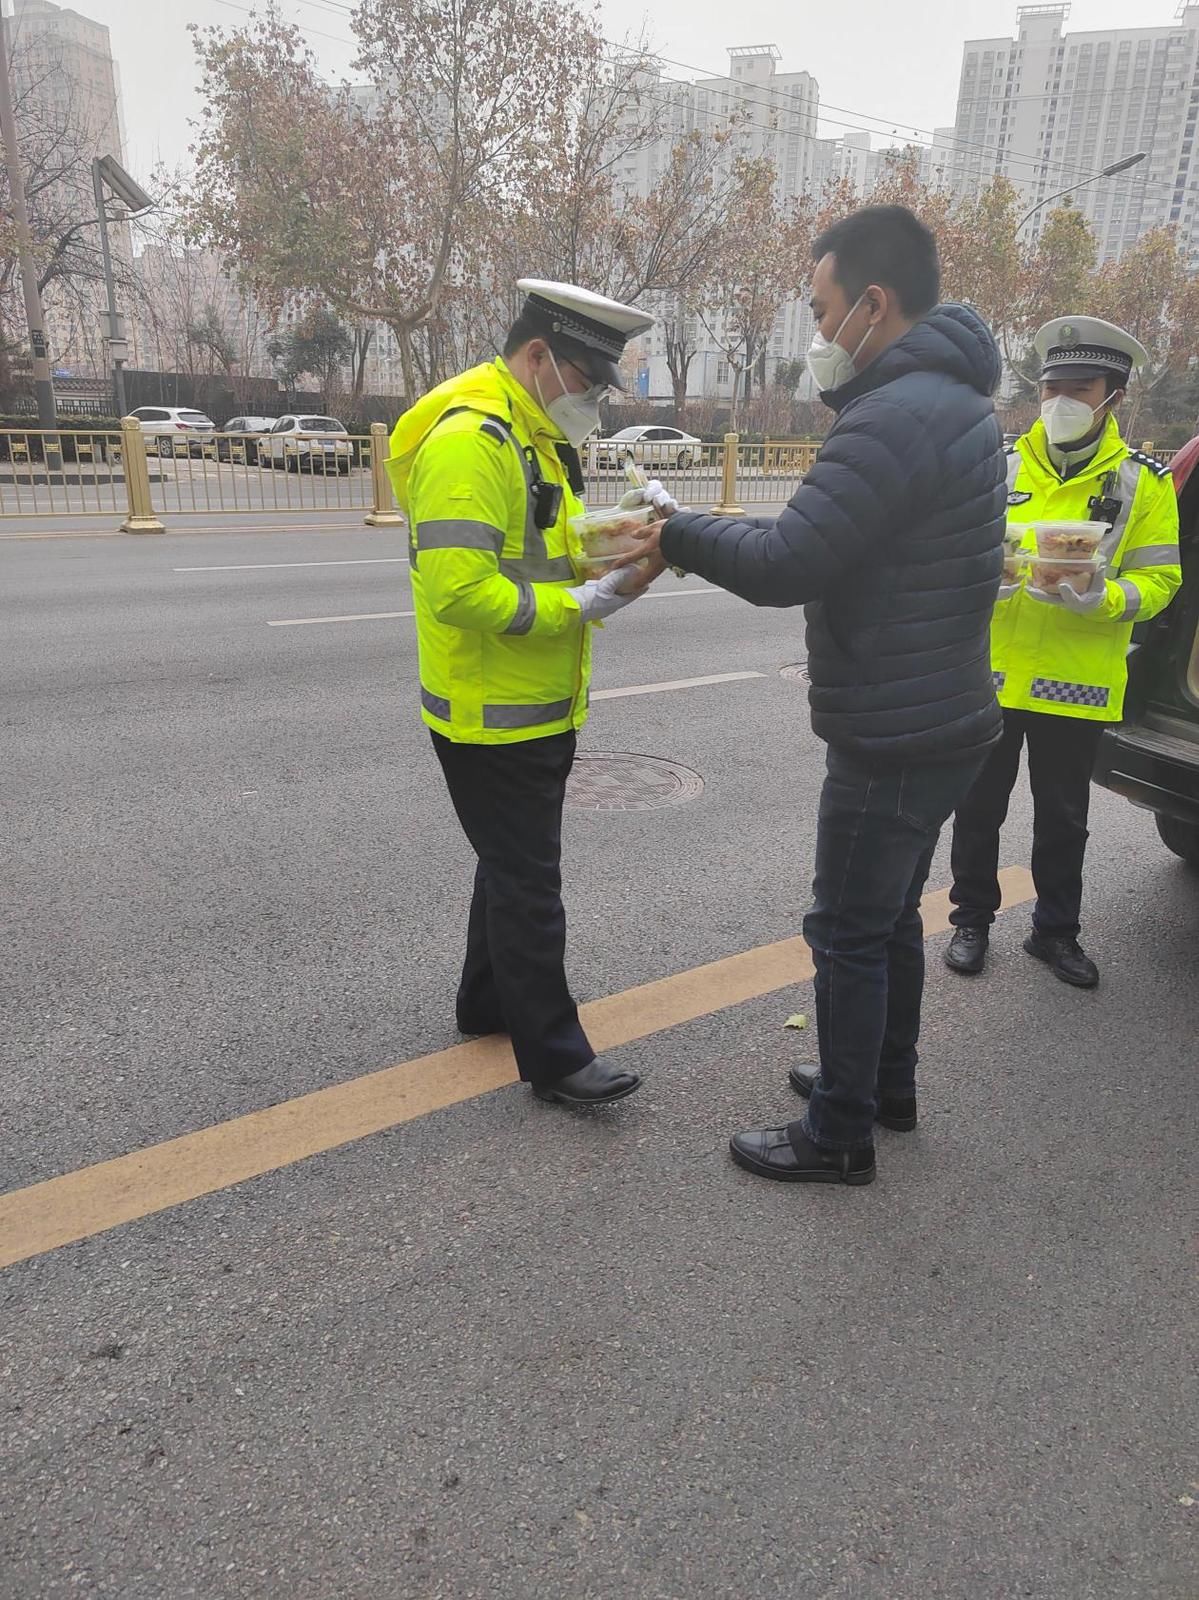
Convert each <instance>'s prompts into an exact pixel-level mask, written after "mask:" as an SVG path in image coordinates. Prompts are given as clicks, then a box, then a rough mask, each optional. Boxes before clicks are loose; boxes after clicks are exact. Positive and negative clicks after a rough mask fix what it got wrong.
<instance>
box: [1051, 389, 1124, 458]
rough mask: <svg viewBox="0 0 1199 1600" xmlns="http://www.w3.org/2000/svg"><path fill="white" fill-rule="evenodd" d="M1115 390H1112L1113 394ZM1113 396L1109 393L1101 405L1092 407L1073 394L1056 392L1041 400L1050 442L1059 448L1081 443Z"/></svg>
mask: <svg viewBox="0 0 1199 1600" xmlns="http://www.w3.org/2000/svg"><path fill="white" fill-rule="evenodd" d="M1114 393H1115V390H1113V391H1112V394H1114ZM1111 398H1112V395H1111V394H1109V395H1108V397H1107V400H1105V401H1104V402H1103V405H1101V406H1095V407H1094V408H1092V407H1091V406H1089V405H1088V404H1087V403H1086V401H1085V400H1075V399H1074V397H1073V396H1072V395H1068V394H1055V395H1053V396H1052V397H1051V398H1050V399H1048V400H1044V401H1042V402H1041V421H1042V422H1043V423H1044V424H1045V435H1046V437H1047V438H1048V440H1049V443H1050V444H1053V445H1056V446H1057V447H1058V449H1059V450H1062V449H1064V448H1065V447H1066V446H1067V445H1071V444H1079V443H1081V441H1082V440H1083V439H1085V438H1086V436H1087V434H1088V433H1090V431H1091V429H1092V428H1093V427H1094V426H1095V418H1096V417H1097V416H1098V415H1099V413H1100V412H1101V411H1102V410H1103V406H1105V405H1107V402H1108V400H1110V399H1111Z"/></svg>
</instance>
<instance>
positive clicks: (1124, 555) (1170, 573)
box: [991, 416, 1182, 722]
mask: <svg viewBox="0 0 1199 1600" xmlns="http://www.w3.org/2000/svg"><path fill="white" fill-rule="evenodd" d="M1092 500H1096V501H1098V500H1106V501H1107V502H1108V504H1107V505H1106V507H1103V508H1100V507H1098V506H1096V507H1095V508H1092V507H1091V501H1092ZM1117 505H1118V509H1117ZM1046 520H1052V521H1055V522H1057V521H1062V522H1108V523H1110V527H1109V531H1108V532H1107V534H1106V535H1105V536H1104V538H1103V542H1102V543H1101V545H1100V547H1099V548H1100V552H1101V554H1102V555H1103V557H1104V559H1105V561H1106V563H1107V591H1106V593H1105V595H1104V599H1103V603H1102V605H1100V606H1098V607H1097V608H1096V609H1095V610H1094V611H1090V612H1084V613H1078V612H1074V611H1068V610H1067V609H1066V608H1065V606H1063V605H1062V604H1061V603H1060V602H1059V603H1057V604H1052V605H1050V604H1047V603H1046V602H1045V601H1043V600H1035V599H1033V598H1032V596H1030V595H1029V594H1027V593H1026V592H1025V590H1024V588H1023V587H1021V588H1019V589H1017V591H1016V592H1015V594H1014V595H1012V597H1011V598H1010V599H1008V600H1000V601H998V602H997V604H996V606H995V617H994V620H993V622H992V624H991V666H992V669H993V671H994V674H995V691H996V694H997V695H998V697H999V703H1000V705H1004V706H1010V707H1014V708H1017V709H1020V710H1025V711H1047V712H1051V713H1053V714H1054V715H1055V716H1063V717H1082V718H1085V719H1087V720H1088V721H1091V722H1118V721H1119V720H1120V717H1121V716H1122V714H1123V710H1124V690H1125V686H1126V684H1127V681H1128V669H1127V666H1126V658H1127V655H1128V645H1129V640H1130V639H1131V637H1132V630H1133V626H1134V624H1136V623H1138V622H1145V621H1147V620H1148V618H1150V617H1153V616H1156V615H1157V613H1158V612H1159V611H1161V610H1162V609H1163V608H1164V607H1165V606H1167V605H1169V603H1170V601H1171V599H1172V598H1173V595H1174V592H1175V590H1176V589H1177V588H1178V586H1179V584H1180V583H1181V582H1182V569H1181V567H1180V566H1179V563H1178V502H1177V499H1176V497H1175V494H1174V482H1173V479H1172V478H1171V477H1170V471H1169V468H1168V467H1165V466H1163V465H1162V463H1161V462H1160V461H1155V460H1154V459H1153V457H1152V456H1146V455H1142V454H1141V453H1140V451H1136V450H1130V449H1129V447H1128V445H1126V444H1125V442H1124V440H1123V439H1122V438H1121V437H1120V430H1119V428H1118V427H1117V426H1116V420H1115V418H1114V417H1112V416H1109V417H1108V419H1107V426H1106V428H1105V429H1104V432H1103V434H1102V436H1101V438H1100V441H1099V448H1098V450H1097V451H1096V453H1095V455H1094V456H1093V457H1092V459H1091V460H1090V461H1089V462H1088V463H1087V464H1086V465H1085V466H1084V467H1082V468H1081V469H1080V470H1079V471H1078V472H1077V473H1076V474H1075V475H1074V476H1072V477H1070V478H1067V479H1066V480H1065V481H1063V480H1062V478H1061V477H1060V476H1059V475H1058V472H1057V469H1056V468H1055V467H1054V466H1053V464H1052V462H1051V461H1050V459H1049V452H1048V444H1047V440H1046V437H1045V425H1044V423H1043V422H1041V421H1040V420H1039V419H1038V420H1037V421H1036V422H1035V423H1034V424H1033V426H1032V427H1031V428H1030V430H1029V431H1028V433H1026V434H1025V435H1024V436H1023V437H1022V438H1020V439H1018V440H1017V441H1016V443H1015V445H1013V446H1012V448H1011V450H1010V452H1009V454H1008V521H1009V523H1011V524H1013V525H1014V524H1016V523H1021V522H1027V523H1030V524H1033V523H1036V522H1038V521H1046ZM1023 548H1025V549H1028V550H1035V548H1036V539H1035V536H1034V533H1033V530H1032V528H1030V529H1029V532H1028V534H1027V535H1026V536H1025V539H1024V545H1023Z"/></svg>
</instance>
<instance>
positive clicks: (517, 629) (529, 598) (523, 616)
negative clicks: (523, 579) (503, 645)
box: [504, 583, 537, 634]
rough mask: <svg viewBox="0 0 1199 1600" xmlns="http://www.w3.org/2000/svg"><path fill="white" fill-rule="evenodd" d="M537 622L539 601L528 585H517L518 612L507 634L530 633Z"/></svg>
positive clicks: (506, 631) (506, 629)
mask: <svg viewBox="0 0 1199 1600" xmlns="http://www.w3.org/2000/svg"><path fill="white" fill-rule="evenodd" d="M536 620H537V601H536V599H535V598H534V595H533V591H532V589H531V588H530V587H529V585H528V584H527V583H518V584H517V585H516V612H515V614H514V616H513V618H512V621H511V622H510V623H509V624H508V626H507V627H506V628H505V629H504V632H505V633H516V634H520V633H528V631H529V629H530V628H531V627H532V626H533V623H534V622H535V621H536Z"/></svg>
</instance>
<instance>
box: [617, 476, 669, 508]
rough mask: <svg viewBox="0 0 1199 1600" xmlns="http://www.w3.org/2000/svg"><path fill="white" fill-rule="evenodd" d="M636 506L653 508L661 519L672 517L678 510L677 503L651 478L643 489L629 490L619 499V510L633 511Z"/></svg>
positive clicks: (656, 480)
mask: <svg viewBox="0 0 1199 1600" xmlns="http://www.w3.org/2000/svg"><path fill="white" fill-rule="evenodd" d="M638 506H653V508H654V510H655V511H656V512H657V513H658V514H659V516H663V517H673V516H674V514H675V512H676V511H678V510H679V509H680V508H679V503H678V501H677V500H676V499H675V497H674V496H673V495H672V494H669V493H668V492H667V491H666V490H665V489H664V488H663V487H662V485H661V483H660V482H659V481H658V479H657V478H651V479H650V481H649V482H648V483H647V484H646V485H645V486H644V488H641V489H630V490H629V492H628V493H627V494H626V495H625V496H623V498H622V499H621V501H620V504H619V509H620V510H621V511H635V510H636V509H637V507H638Z"/></svg>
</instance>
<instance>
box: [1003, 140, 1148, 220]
mask: <svg viewBox="0 0 1199 1600" xmlns="http://www.w3.org/2000/svg"><path fill="white" fill-rule="evenodd" d="M1147 154H1148V151H1146V150H1138V151H1137V152H1136V154H1135V155H1131V156H1125V157H1124V158H1123V159H1122V160H1120V161H1113V162H1112V164H1111V166H1110V167H1104V169H1103V171H1102V172H1092V174H1091V176H1090V177H1089V178H1084V179H1083V180H1082V182H1081V183H1072V184H1071V185H1070V187H1069V188H1068V189H1059V190H1058V191H1057V193H1056V194H1047V195H1046V196H1045V198H1044V200H1038V201H1037V203H1036V205H1035V206H1033V208H1032V210H1031V211H1027V212H1025V214H1024V215H1023V216H1022V217H1021V218H1020V220H1019V222H1018V223H1017V224H1016V232H1017V233H1019V232H1020V229H1021V228H1022V227H1023V226H1024V224H1025V223H1026V222H1027V221H1028V220H1029V218H1030V217H1035V216H1036V214H1037V212H1038V211H1040V209H1041V207H1042V206H1048V205H1052V204H1053V202H1054V201H1055V200H1064V199H1065V197H1066V196H1067V195H1068V194H1073V193H1074V191H1075V190H1076V189H1085V188H1086V186H1087V184H1088V183H1098V182H1099V180H1100V178H1114V177H1115V175H1116V174H1117V173H1118V172H1127V171H1128V169H1129V167H1135V166H1137V165H1139V163H1140V162H1142V161H1144V159H1145V157H1146V155H1147Z"/></svg>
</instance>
